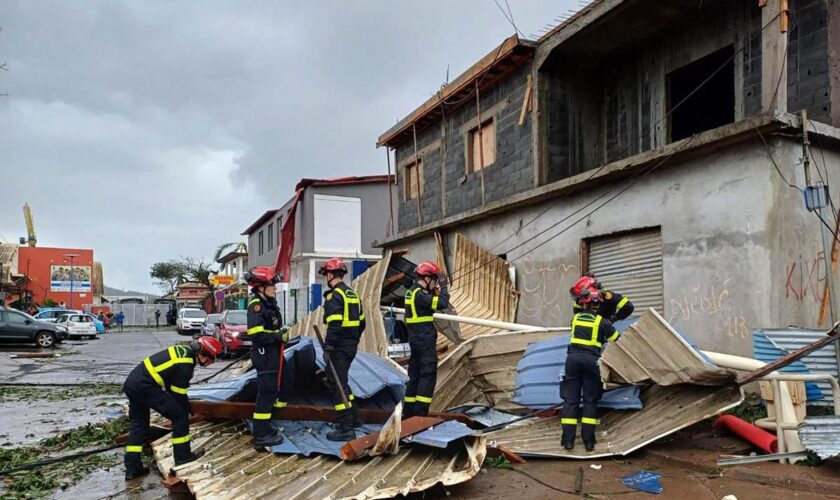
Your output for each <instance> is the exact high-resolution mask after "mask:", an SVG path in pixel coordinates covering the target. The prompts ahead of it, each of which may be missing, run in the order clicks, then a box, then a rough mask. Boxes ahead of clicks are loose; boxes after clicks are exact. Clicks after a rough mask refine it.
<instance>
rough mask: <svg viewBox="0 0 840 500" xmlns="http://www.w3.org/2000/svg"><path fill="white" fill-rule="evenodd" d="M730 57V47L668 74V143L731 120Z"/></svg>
mask: <svg viewBox="0 0 840 500" xmlns="http://www.w3.org/2000/svg"><path fill="white" fill-rule="evenodd" d="M733 54H734V49H733V47H732V46H731V45H730V46H728V47H725V48H723V49H721V50H719V51H717V52H714V53H712V54H710V55H708V56H706V57H703V58H701V59H698V60H696V61H694V62H693V63H690V64H687V65H685V66H683V67H682V68H679V69H676V70H674V71H672V72H670V73H668V79H667V82H668V110H669V112H671V115H670V116H671V119H670V121H669V124H670V135H671V141H678V140H680V139H685V138H686V137H690V136H692V135H694V134H696V133H699V132H703V131H704V130H710V129H713V128H716V127H720V126H721V125H725V124H727V123H732V122H733V121H735V60H734V58H733V57H732V55H733ZM707 79H708V81H706V80H707ZM703 82H705V83H703ZM701 84H702V86H701ZM683 100H685V102H683ZM680 103H681V104H680ZM671 110H673V111H671Z"/></svg>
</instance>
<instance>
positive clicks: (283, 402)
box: [274, 401, 289, 408]
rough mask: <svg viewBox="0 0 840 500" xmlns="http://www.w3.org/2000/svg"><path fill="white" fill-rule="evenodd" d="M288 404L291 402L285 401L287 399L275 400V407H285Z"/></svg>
mask: <svg viewBox="0 0 840 500" xmlns="http://www.w3.org/2000/svg"><path fill="white" fill-rule="evenodd" d="M288 404H289V403H287V402H285V401H275V402H274V407H275V408H285V407H286V405H288Z"/></svg>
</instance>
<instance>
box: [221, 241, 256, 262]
mask: <svg viewBox="0 0 840 500" xmlns="http://www.w3.org/2000/svg"><path fill="white" fill-rule="evenodd" d="M229 252H241V253H248V244H247V243H245V242H244V241H240V242H238V243H237V242H231V243H222V244H221V245H219V248H217V249H216V254H215V255H214V256H213V261H214V262H219V259H221V258H222V256H223V255H225V254H227V253H229Z"/></svg>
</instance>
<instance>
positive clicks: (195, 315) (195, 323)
mask: <svg viewBox="0 0 840 500" xmlns="http://www.w3.org/2000/svg"><path fill="white" fill-rule="evenodd" d="M205 318H207V313H206V312H204V311H202V310H201V309H192V308H188V307H185V308H183V309H181V310H180V311H178V318H177V319H176V320H175V328H176V329H177V330H178V335H189V333H190V332H201V328H202V326H203V325H204V320H205Z"/></svg>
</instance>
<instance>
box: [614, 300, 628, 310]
mask: <svg viewBox="0 0 840 500" xmlns="http://www.w3.org/2000/svg"><path fill="white" fill-rule="evenodd" d="M628 302H630V299H628V298H627V297H622V298H621V300H619V301H618V305H617V306H615V310H616V311H618V310H619V309H621V308H622V307H624V306H626V305H627V303H628Z"/></svg>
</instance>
